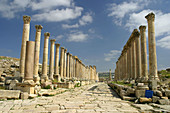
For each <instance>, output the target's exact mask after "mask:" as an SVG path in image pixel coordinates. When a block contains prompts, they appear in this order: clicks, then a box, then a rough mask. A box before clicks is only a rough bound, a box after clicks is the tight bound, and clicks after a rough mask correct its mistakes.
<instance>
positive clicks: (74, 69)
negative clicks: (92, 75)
mask: <svg viewBox="0 0 170 113" xmlns="http://www.w3.org/2000/svg"><path fill="white" fill-rule="evenodd" d="M75 65H76V62H75V56H73V76H74V77H76V68H75Z"/></svg>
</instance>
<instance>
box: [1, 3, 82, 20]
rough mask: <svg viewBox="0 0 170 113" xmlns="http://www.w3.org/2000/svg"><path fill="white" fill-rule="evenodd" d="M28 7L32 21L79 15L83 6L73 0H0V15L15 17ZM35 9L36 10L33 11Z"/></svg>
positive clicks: (68, 17)
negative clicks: (75, 3)
mask: <svg viewBox="0 0 170 113" xmlns="http://www.w3.org/2000/svg"><path fill="white" fill-rule="evenodd" d="M27 9H29V11H30V13H32V15H30V16H32V20H33V21H48V22H60V21H66V20H70V19H75V18H77V17H79V16H81V14H82V11H83V8H82V7H78V6H75V5H74V1H73V0H50V1H48V0H1V1H0V15H1V16H2V17H4V18H9V19H11V18H15V17H16V16H17V15H19V12H24V11H25V10H27ZM35 10H36V11H35Z"/></svg>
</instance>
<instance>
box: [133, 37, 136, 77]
mask: <svg viewBox="0 0 170 113" xmlns="http://www.w3.org/2000/svg"><path fill="white" fill-rule="evenodd" d="M132 79H133V80H135V79H136V45H135V40H134V37H133V39H132Z"/></svg>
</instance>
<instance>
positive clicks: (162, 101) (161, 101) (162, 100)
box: [158, 99, 170, 105]
mask: <svg viewBox="0 0 170 113" xmlns="http://www.w3.org/2000/svg"><path fill="white" fill-rule="evenodd" d="M158 102H159V103H160V104H161V105H169V104H170V102H169V100H168V99H160V100H158Z"/></svg>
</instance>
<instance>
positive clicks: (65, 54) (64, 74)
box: [63, 49, 67, 78]
mask: <svg viewBox="0 0 170 113" xmlns="http://www.w3.org/2000/svg"><path fill="white" fill-rule="evenodd" d="M66 58H67V49H65V50H64V66H63V76H64V78H66V74H67V73H66V65H67V62H66Z"/></svg>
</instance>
